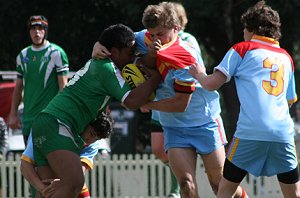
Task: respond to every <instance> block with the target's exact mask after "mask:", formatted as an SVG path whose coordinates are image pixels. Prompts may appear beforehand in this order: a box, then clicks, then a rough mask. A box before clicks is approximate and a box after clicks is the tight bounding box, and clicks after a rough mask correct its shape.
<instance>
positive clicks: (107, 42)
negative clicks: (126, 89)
mask: <svg viewBox="0 0 300 198" xmlns="http://www.w3.org/2000/svg"><path fill="white" fill-rule="evenodd" d="M98 41H99V42H100V43H101V44H102V45H104V46H105V47H106V48H107V49H108V51H110V53H111V56H110V58H111V59H112V61H113V62H114V63H115V64H116V65H117V66H118V67H119V68H120V69H122V68H123V67H124V66H125V65H127V64H128V63H131V62H133V60H134V58H135V57H134V51H135V45H134V44H135V36H134V33H133V31H132V30H131V29H130V28H129V27H127V26H125V25H123V24H116V25H111V26H109V27H108V28H106V29H105V30H104V31H103V32H102V34H101V35H100V37H99V39H98Z"/></svg>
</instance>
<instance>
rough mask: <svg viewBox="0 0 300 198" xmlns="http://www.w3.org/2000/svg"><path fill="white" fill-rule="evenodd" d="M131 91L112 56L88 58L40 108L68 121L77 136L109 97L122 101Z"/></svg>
mask: <svg viewBox="0 0 300 198" xmlns="http://www.w3.org/2000/svg"><path fill="white" fill-rule="evenodd" d="M130 91H131V89H130V86H129V85H128V84H127V83H126V81H125V80H124V79H123V78H122V76H121V72H120V70H119V69H118V68H117V67H116V66H115V65H114V64H113V62H112V61H111V60H109V59H105V60H94V59H91V60H89V61H88V62H87V63H86V65H85V66H84V67H83V68H82V69H80V70H79V71H77V72H76V73H75V75H74V76H73V78H72V79H71V80H70V81H69V82H68V84H67V85H66V87H65V88H64V90H63V91H62V92H60V93H59V94H58V95H57V96H56V97H55V98H54V99H53V100H52V101H51V102H50V103H49V105H48V106H47V108H46V109H44V110H43V112H46V113H49V114H51V115H53V116H54V117H56V118H57V119H58V120H60V121H61V122H63V123H65V124H67V125H68V126H69V127H70V128H71V130H72V133H73V134H74V135H75V136H76V135H79V134H80V133H82V132H83V131H84V128H85V127H86V126H87V125H88V124H89V123H90V122H91V121H92V120H94V119H95V117H96V116H97V114H98V112H102V111H104V110H105V109H106V107H107V105H109V102H110V101H111V99H112V98H115V99H116V100H118V101H119V102H121V103H122V102H123V101H124V100H125V98H126V97H127V96H128V94H129V93H130Z"/></svg>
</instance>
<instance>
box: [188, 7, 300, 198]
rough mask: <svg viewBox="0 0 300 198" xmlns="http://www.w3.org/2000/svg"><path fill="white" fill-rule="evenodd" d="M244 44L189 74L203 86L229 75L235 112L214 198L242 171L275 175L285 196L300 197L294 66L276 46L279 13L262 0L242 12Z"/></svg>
mask: <svg viewBox="0 0 300 198" xmlns="http://www.w3.org/2000/svg"><path fill="white" fill-rule="evenodd" d="M241 22H242V25H243V28H244V40H245V41H244V42H240V43H237V44H235V45H233V46H232V47H231V48H230V50H229V51H228V52H227V53H226V55H225V56H224V58H223V60H222V61H221V63H220V64H219V65H218V66H217V67H215V69H214V72H213V74H210V75H206V73H205V68H204V67H203V66H200V65H194V66H192V67H191V68H190V73H191V74H192V75H193V76H194V77H195V78H196V79H197V80H198V81H199V83H200V84H201V85H202V86H203V87H204V88H205V89H207V90H216V89H218V88H219V87H221V86H222V85H223V84H224V83H225V82H228V81H229V80H230V78H232V77H233V78H234V80H235V83H236V89H237V93H238V97H239V100H240V104H241V106H240V109H241V111H240V114H239V120H238V123H237V129H236V131H235V134H234V138H233V139H232V142H231V144H230V146H229V148H228V151H227V157H226V161H225V165H224V171H223V178H222V179H221V182H220V185H219V191H218V194H217V197H218V198H230V197H232V196H233V195H234V192H235V190H236V188H237V187H238V185H239V184H240V183H241V182H242V180H243V179H244V177H245V176H246V174H247V173H250V174H252V175H255V176H256V177H258V176H273V175H277V179H278V181H279V184H280V187H281V190H282V193H283V195H284V197H286V198H296V197H300V183H299V172H298V160H297V155H296V148H295V141H294V133H295V130H294V123H293V120H292V118H291V116H290V114H289V106H291V105H292V104H293V103H294V102H296V100H297V94H296V91H295V78H294V65H293V60H292V58H291V56H290V55H289V54H288V53H287V52H286V50H284V49H282V48H280V46H279V38H280V37H281V32H280V26H281V23H280V17H279V14H278V12H277V11H275V10H273V9H272V8H271V7H270V6H268V5H265V2H264V1H260V2H258V3H257V4H256V5H254V6H253V7H250V8H249V9H248V10H247V11H246V12H245V13H244V14H243V15H242V16H241Z"/></svg>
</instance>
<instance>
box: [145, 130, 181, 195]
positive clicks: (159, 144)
mask: <svg viewBox="0 0 300 198" xmlns="http://www.w3.org/2000/svg"><path fill="white" fill-rule="evenodd" d="M161 130H162V129H161ZM151 148H152V153H153V154H154V155H155V156H156V157H157V158H158V159H159V160H161V161H162V163H164V164H165V165H166V166H168V168H169V170H170V175H171V188H170V193H169V195H168V198H177V197H180V187H179V184H178V182H177V179H176V177H175V175H174V173H173V171H172V169H171V167H170V166H169V159H168V155H167V153H166V152H165V150H164V134H163V131H152V132H151Z"/></svg>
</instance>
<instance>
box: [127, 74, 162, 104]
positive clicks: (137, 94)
mask: <svg viewBox="0 0 300 198" xmlns="http://www.w3.org/2000/svg"><path fill="white" fill-rule="evenodd" d="M148 71H149V74H150V77H149V79H148V80H146V81H145V82H144V83H142V84H140V85H139V86H137V87H136V88H134V89H132V90H131V91H130V93H129V94H128V96H127V97H126V98H125V100H124V101H123V104H124V105H125V106H126V107H127V108H129V109H137V108H139V107H141V106H142V105H144V104H146V103H147V102H148V100H149V97H150V96H151V94H152V93H153V92H154V90H155V89H156V88H157V86H158V85H159V84H160V82H161V75H160V74H159V72H158V71H157V70H154V69H149V70H148Z"/></svg>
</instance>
